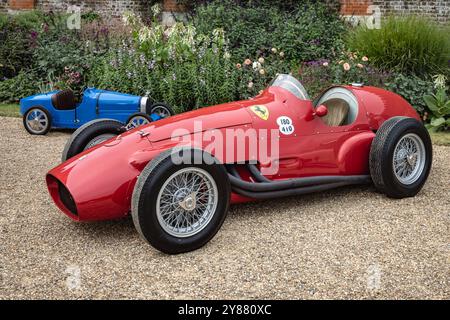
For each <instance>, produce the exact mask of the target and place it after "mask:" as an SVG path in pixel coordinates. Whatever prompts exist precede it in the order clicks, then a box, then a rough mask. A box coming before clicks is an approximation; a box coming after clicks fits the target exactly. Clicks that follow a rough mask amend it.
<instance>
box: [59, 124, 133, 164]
mask: <svg viewBox="0 0 450 320" xmlns="http://www.w3.org/2000/svg"><path fill="white" fill-rule="evenodd" d="M124 131H125V127H124V124H123V123H122V122H120V121H117V120H113V119H97V120H92V121H90V122H88V123H86V124H84V125H82V126H81V127H80V128H78V129H77V130H76V131H75V132H74V133H73V134H72V136H71V137H70V139H69V140H68V141H67V143H66V146H65V147H64V151H63V154H62V157H61V160H62V162H64V161H66V160H68V159H70V158H72V157H74V156H76V155H77V154H79V153H81V152H83V151H85V150H87V149H90V148H92V147H95V146H96V145H98V144H100V143H103V142H105V141H107V140H109V139H111V138H114V137H115V136H118V135H119V134H121V133H123V132H124Z"/></svg>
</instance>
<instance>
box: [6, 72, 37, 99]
mask: <svg viewBox="0 0 450 320" xmlns="http://www.w3.org/2000/svg"><path fill="white" fill-rule="evenodd" d="M41 84H42V83H41V80H40V79H39V77H37V75H36V74H35V73H34V72H30V71H25V70H22V71H20V72H19V74H18V75H17V76H16V77H14V78H11V79H7V80H3V81H0V102H2V103H10V102H18V101H19V100H20V99H21V98H23V97H26V96H30V95H33V94H36V93H38V90H39V87H40V85H41Z"/></svg>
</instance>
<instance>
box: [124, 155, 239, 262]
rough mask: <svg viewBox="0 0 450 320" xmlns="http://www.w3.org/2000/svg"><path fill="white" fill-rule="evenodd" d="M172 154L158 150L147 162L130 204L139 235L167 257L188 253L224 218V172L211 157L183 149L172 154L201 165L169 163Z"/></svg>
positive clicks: (226, 189) (227, 193) (226, 204)
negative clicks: (182, 153)
mask: <svg viewBox="0 0 450 320" xmlns="http://www.w3.org/2000/svg"><path fill="white" fill-rule="evenodd" d="M175 152H177V151H175V150H174V149H172V150H168V151H166V152H163V153H161V154H160V155H159V156H158V157H156V158H154V159H153V160H152V161H151V162H149V163H148V164H147V166H146V167H145V168H144V170H143V171H142V173H141V174H140V175H139V178H138V180H137V182H136V185H135V187H134V191H133V197H132V206H131V214H132V217H133V222H134V225H135V227H136V229H137V231H138V232H139V234H140V235H141V237H142V238H143V239H145V240H146V241H147V242H148V243H150V244H151V245H152V246H153V247H154V248H156V249H158V250H160V251H162V252H164V253H168V254H178V253H183V252H188V251H192V250H195V249H198V248H200V247H202V246H203V245H205V244H206V243H207V242H208V241H210V240H211V239H212V238H213V237H214V235H215V234H216V233H217V232H218V231H219V229H220V227H221V226H222V224H223V222H224V220H225V218H226V215H227V212H228V207H229V203H230V193H231V187H230V182H229V180H228V175H227V171H226V170H225V168H224V166H223V165H222V164H219V163H217V162H215V161H214V160H215V159H214V158H213V157H212V156H211V155H209V154H207V153H204V152H202V151H201V150H195V149H183V151H178V152H189V153H190V154H188V157H189V159H202V160H203V161H202V162H200V161H191V162H190V163H193V164H184V163H182V164H175V163H174V162H173V161H172V154H174V153H175ZM184 154H186V153H184ZM210 160H212V161H211V162H210ZM196 163H200V164H196ZM209 163H213V164H209ZM172 184H173V185H172Z"/></svg>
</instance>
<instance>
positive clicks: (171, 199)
mask: <svg viewBox="0 0 450 320" xmlns="http://www.w3.org/2000/svg"><path fill="white" fill-rule="evenodd" d="M217 203H218V189H217V185H216V183H215V181H214V179H213V177H212V176H211V175H210V174H209V173H208V172H206V171H205V170H203V169H201V168H196V167H189V168H185V169H182V170H179V171H177V172H175V173H174V174H172V175H171V176H170V177H169V178H168V179H167V180H166V181H165V183H164V184H163V186H162V188H161V189H160V191H159V194H158V198H157V203H156V214H157V218H158V222H159V223H160V225H161V227H162V228H163V229H164V231H166V232H167V233H168V234H170V235H172V236H175V237H179V238H183V237H190V236H193V235H195V234H197V233H199V232H200V231H201V230H203V228H205V227H206V226H207V225H208V223H209V222H210V220H211V218H212V217H213V215H214V212H215V211H216V208H217Z"/></svg>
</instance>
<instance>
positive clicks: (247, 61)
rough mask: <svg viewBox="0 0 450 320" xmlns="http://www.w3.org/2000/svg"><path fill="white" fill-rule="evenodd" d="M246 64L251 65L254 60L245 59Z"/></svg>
mask: <svg viewBox="0 0 450 320" xmlns="http://www.w3.org/2000/svg"><path fill="white" fill-rule="evenodd" d="M244 64H245V65H246V66H249V65H251V64H252V60H250V59H245V61H244Z"/></svg>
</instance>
